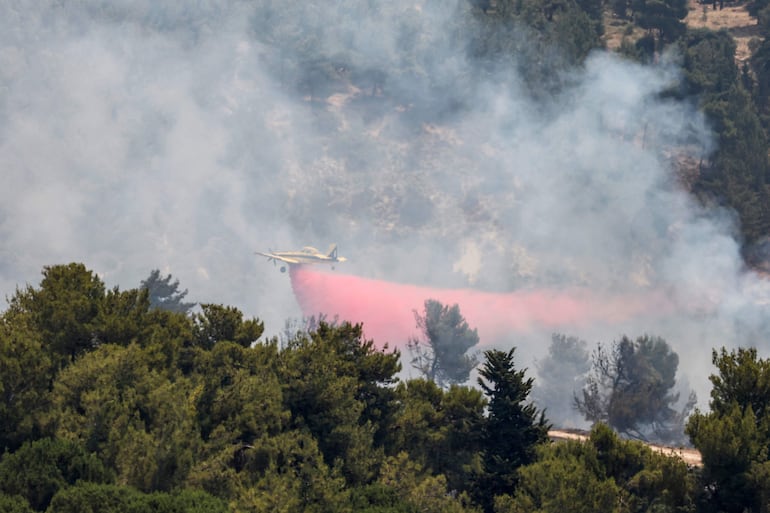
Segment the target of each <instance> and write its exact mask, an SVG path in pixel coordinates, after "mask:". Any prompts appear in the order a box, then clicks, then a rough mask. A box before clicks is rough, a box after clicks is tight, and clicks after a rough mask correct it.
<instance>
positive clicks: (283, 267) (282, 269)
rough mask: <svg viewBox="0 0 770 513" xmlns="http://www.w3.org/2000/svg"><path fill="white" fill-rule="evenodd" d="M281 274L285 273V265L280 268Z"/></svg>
mask: <svg viewBox="0 0 770 513" xmlns="http://www.w3.org/2000/svg"><path fill="white" fill-rule="evenodd" d="M281 272H282V273H285V272H286V266H285V265H282V266H281Z"/></svg>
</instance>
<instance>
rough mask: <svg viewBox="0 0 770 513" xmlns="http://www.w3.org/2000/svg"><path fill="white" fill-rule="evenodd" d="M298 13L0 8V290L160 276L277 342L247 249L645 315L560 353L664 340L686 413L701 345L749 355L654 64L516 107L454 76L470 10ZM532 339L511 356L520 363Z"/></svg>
mask: <svg viewBox="0 0 770 513" xmlns="http://www.w3.org/2000/svg"><path fill="white" fill-rule="evenodd" d="M315 5H317V6H318V7H316V6H315ZM315 5H314V4H313V3H312V2H296V3H295V4H292V3H291V2H277V1H275V2H270V1H267V0H265V1H261V2H247V1H236V0H231V1H229V2H228V1H222V2H207V1H196V2H190V1H177V2H172V1H167V2H157V1H151V0H146V1H137V0H132V1H116V0H110V1H99V0H80V1H72V2H58V1H53V0H51V1H45V0H40V1H36V2H27V1H21V0H18V1H13V0H5V1H2V2H0V169H1V170H2V177H3V186H2V187H1V188H0V241H2V242H0V289H1V290H2V291H3V292H4V293H5V294H6V295H8V294H11V293H13V290H14V288H15V287H16V286H17V285H23V284H25V283H31V284H37V283H38V282H39V279H40V271H41V269H42V267H43V266H44V265H51V264H57V263H67V262H71V261H78V262H83V263H85V264H86V266H87V267H89V268H90V269H92V270H94V271H96V272H98V273H99V275H100V276H102V278H103V279H104V280H105V282H106V283H107V285H108V286H114V285H120V286H121V288H131V287H135V286H137V285H138V284H139V282H140V280H142V279H144V278H146V277H147V276H148V275H149V273H150V271H151V270H152V269H154V268H159V269H160V270H161V271H163V272H164V273H166V272H168V273H172V274H173V275H174V276H175V277H176V278H178V279H179V280H180V281H181V284H182V286H183V287H184V288H189V290H190V295H189V297H188V299H190V300H194V301H204V302H206V301H213V302H221V303H225V304H232V305H236V306H238V307H239V308H241V309H242V310H244V312H245V313H246V314H247V315H250V316H257V317H260V318H263V319H265V320H266V321H267V323H268V332H271V333H275V332H278V331H279V330H280V329H281V327H282V323H283V320H284V319H285V318H287V317H292V316H297V315H299V314H300V313H299V309H298V306H297V304H296V301H295V300H294V297H293V295H292V292H291V287H290V284H289V281H288V278H287V277H286V276H285V275H282V274H280V273H279V272H278V271H277V270H276V269H275V268H274V267H273V266H272V265H269V264H267V263H266V262H264V260H263V259H260V258H259V257H256V256H255V255H253V251H255V250H267V249H275V250H278V249H293V248H298V247H301V246H304V245H308V244H312V245H316V246H319V247H322V248H325V247H326V246H327V245H328V243H330V242H335V241H336V242H338V243H340V254H341V255H345V256H347V257H348V258H349V259H350V263H349V264H348V265H346V267H345V269H344V270H340V272H349V273H352V274H358V275H360V276H365V277H368V278H376V279H384V280H392V281H398V282H404V283H414V284H419V285H430V286H434V287H441V286H447V287H449V286H451V287H475V288H479V289H485V290H495V291H498V292H499V291H508V290H514V289H521V288H525V289H527V288H529V289H532V288H538V287H549V288H556V289H558V288H566V287H586V288H590V289H591V290H594V291H596V293H597V294H598V295H600V296H602V297H606V298H607V301H618V300H619V299H618V298H622V297H633V296H635V295H637V294H642V295H644V294H650V293H661V294H663V295H665V297H667V298H668V299H670V300H671V301H672V302H673V305H674V306H666V308H665V309H663V308H662V307H661V309H662V310H664V311H662V312H657V313H656V315H651V316H644V317H641V318H634V319H629V320H625V321H623V322H614V321H613V322H606V323H601V324H595V325H591V326H585V325H581V326H579V327H578V326H576V327H571V326H565V327H564V330H563V331H564V332H566V333H568V334H574V335H578V336H581V337H583V338H586V339H587V340H589V342H592V343H593V342H595V341H597V340H604V341H610V340H612V339H613V338H619V336H620V335H621V334H623V333H627V334H629V335H630V336H636V335H639V334H641V333H644V332H648V333H653V334H656V335H661V336H664V337H666V338H667V339H668V340H669V342H670V343H671V344H672V345H673V346H674V347H675V348H676V349H677V350H678V351H679V352H680V355H681V356H682V363H683V366H684V367H685V370H686V372H687V374H688V379H689V381H690V382H691V383H692V384H693V386H694V387H695V388H696V390H697V391H698V392H699V395H700V396H701V400H702V401H705V400H706V398H707V390H708V383H707V381H706V376H707V375H708V373H709V372H711V367H710V350H711V347H713V346H721V345H728V346H734V345H738V344H741V345H747V344H763V343H765V342H764V341H765V340H767V335H768V331H770V330H769V329H768V322H767V320H766V317H767V315H766V311H767V306H766V304H765V303H762V301H767V298H768V297H769V294H768V287H767V285H766V283H765V282H764V281H761V280H758V279H757V277H756V276H754V275H753V274H751V273H746V272H745V271H744V270H743V267H742V264H741V261H740V258H739V255H738V246H737V244H736V242H735V240H734V239H733V233H734V232H735V226H734V224H733V222H734V216H732V215H731V214H730V213H729V212H724V211H721V212H713V211H710V212H705V211H703V210H702V209H700V208H699V207H698V206H697V205H696V204H695V203H694V202H693V200H692V199H691V198H690V197H689V196H688V195H687V194H685V193H683V192H681V191H680V190H679V188H678V186H677V182H676V179H675V177H674V175H673V173H672V166H671V163H672V160H671V159H672V156H676V155H680V154H686V155H689V156H691V157H694V158H700V157H702V156H705V155H707V154H708V152H709V151H711V150H712V143H713V137H712V134H711V133H710V130H709V128H708V126H707V125H706V123H705V122H704V119H703V117H702V116H701V115H700V114H699V113H697V112H696V110H695V109H694V107H693V105H692V104H691V103H689V102H675V101H673V100H661V99H660V98H659V97H658V95H657V93H659V92H660V91H661V90H664V89H665V88H666V87H669V86H670V85H671V84H672V83H674V82H675V80H676V79H677V76H676V72H675V67H673V66H668V65H667V64H665V61H666V58H664V59H662V61H664V62H662V63H660V64H658V65H656V66H654V67H643V66H639V65H636V64H631V63H628V62H623V61H621V60H619V59H617V58H615V57H613V56H611V55H609V54H606V53H602V52H598V53H596V54H594V55H592V56H591V57H589V59H588V61H587V62H586V64H585V67H584V68H583V69H581V70H579V71H575V72H574V74H573V76H571V77H569V81H570V82H571V83H572V84H573V85H572V86H570V87H566V88H565V89H564V90H563V91H562V92H561V94H560V95H559V96H558V97H556V98H553V99H552V100H550V101H547V102H540V103H535V102H533V101H532V100H531V99H530V98H529V96H528V95H527V93H526V92H525V91H524V90H523V88H522V86H521V85H520V83H521V81H520V79H519V77H517V76H516V75H515V73H514V72H513V71H511V70H510V69H508V68H506V66H504V65H503V64H501V65H500V66H499V67H498V68H497V69H495V70H494V71H490V68H486V69H485V71H484V72H483V73H482V72H481V71H480V68H479V66H478V65H477V63H473V62H469V61H468V59H467V58H466V57H465V54H464V51H463V49H464V47H465V41H464V40H463V39H462V37H459V39H458V34H463V33H464V32H462V31H459V32H453V31H452V30H448V29H447V27H455V25H453V23H456V20H458V19H461V18H462V16H463V15H465V14H467V13H466V11H467V6H466V5H465V4H464V3H460V4H459V5H458V6H455V5H453V3H452V2H438V1H432V0H418V1H416V2H415V1H412V2H403V1H394V2H389V3H388V5H387V6H379V7H377V6H374V5H372V3H370V2H366V1H363V0H361V1H350V0H348V1H344V2H335V3H334V5H333V6H331V5H325V4H324V3H317V4H315ZM468 30H469V31H470V32H472V27H471V28H470V29H468ZM672 58H673V57H672ZM330 63H331V64H330ZM318 76H324V77H330V76H331V77H333V79H332V80H329V81H326V82H325V85H324V83H322V81H319V80H317V78H318ZM318 84H321V85H318ZM550 329H551V328H548V330H550ZM548 330H545V329H544V330H543V332H542V333H538V332H530V333H526V334H516V333H513V334H512V335H511V339H510V340H511V341H513V343H517V344H521V345H522V346H525V347H524V348H523V349H522V351H521V354H522V355H523V357H525V358H529V359H531V357H532V356H537V355H539V354H542V353H543V351H544V350H545V347H546V346H547V344H548V343H549V341H550V332H549V331H548ZM509 342H510V341H509ZM506 343H508V342H506ZM762 349H764V350H766V349H767V347H766V346H764V347H762ZM763 354H765V353H764V352H763ZM530 361H531V360H530Z"/></svg>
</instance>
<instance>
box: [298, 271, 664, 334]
mask: <svg viewBox="0 0 770 513" xmlns="http://www.w3.org/2000/svg"><path fill="white" fill-rule="evenodd" d="M290 276H291V284H292V288H293V290H294V295H295V296H296V298H297V301H298V302H299V305H300V307H301V308H302V312H303V314H304V315H305V316H311V315H318V314H319V313H324V314H326V315H328V316H330V317H334V316H339V319H340V320H341V321H350V322H353V323H358V322H361V323H363V325H364V333H365V335H366V337H367V338H369V339H373V340H374V341H375V343H376V344H377V345H378V346H379V347H382V346H383V345H384V344H385V343H388V345H389V346H390V347H403V346H404V345H405V344H406V342H407V341H408V340H409V338H410V337H415V336H418V335H419V332H418V329H417V327H416V323H415V318H414V311H415V310H416V311H417V312H419V313H420V314H422V312H423V305H424V303H425V300H426V299H435V300H437V301H440V302H441V303H442V304H444V305H448V306H452V305H454V304H458V305H460V313H461V314H462V315H463V316H464V317H465V320H466V321H467V322H468V324H469V325H470V326H471V328H476V329H477V330H478V333H479V338H480V341H481V344H482V345H483V344H490V343H493V342H494V341H496V340H499V339H501V338H503V337H505V336H508V335H511V334H516V333H525V332H528V331H531V330H533V329H536V328H549V329H554V330H558V329H559V328H564V327H568V326H579V325H581V324H585V323H590V322H592V321H599V320H601V321H613V322H614V321H620V320H623V319H624V318H627V317H629V316H631V315H633V314H635V313H638V312H640V311H642V310H646V309H647V306H648V305H649V304H650V302H649V301H627V300H625V301H610V302H601V303H600V302H598V301H596V300H594V299H592V298H591V297H589V295H588V293H587V292H585V291H583V292H581V291H556V290H545V289H543V290H526V291H517V292H510V293H492V292H481V291H477V290H472V289H442V288H431V287H419V286H416V285H407V284H400V283H392V282H388V281H384V280H374V279H368V278H361V277H358V276H352V275H347V274H339V273H336V272H325V271H321V270H319V269H318V268H311V267H307V266H291V269H290Z"/></svg>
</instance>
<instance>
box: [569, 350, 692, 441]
mask: <svg viewBox="0 0 770 513" xmlns="http://www.w3.org/2000/svg"><path fill="white" fill-rule="evenodd" d="M591 360H592V361H591V372H590V374H589V375H588V378H587V380H586V385H585V387H584V388H583V389H582V390H581V391H579V392H578V393H576V394H575V406H576V407H577V409H578V411H580V413H581V414H583V415H584V416H585V418H586V420H588V421H591V422H593V423H597V422H604V423H606V424H608V425H609V426H610V427H612V428H613V429H615V430H616V431H618V432H619V433H621V434H624V435H626V436H630V437H633V438H638V439H641V440H655V441H657V442H663V443H669V444H677V443H680V442H681V440H682V439H683V436H684V422H685V420H686V418H687V416H688V415H689V413H690V411H691V410H692V408H693V407H694V406H695V401H696V399H695V394H694V393H692V392H691V393H690V396H689V397H688V400H687V402H686V404H685V405H684V406H683V407H682V408H681V409H680V410H677V408H676V407H677V403H678V401H679V394H678V393H677V392H675V386H676V371H677V368H678V366H679V357H678V356H677V354H676V353H675V352H674V351H673V350H672V349H671V347H670V346H669V345H668V343H667V342H666V341H665V340H663V339H662V338H660V337H652V336H649V335H643V336H640V337H638V338H637V339H636V340H631V339H630V338H628V337H626V336H624V337H622V338H621V339H620V340H619V341H617V342H613V343H612V345H611V346H610V347H609V348H606V347H605V346H603V345H602V344H599V345H598V347H597V349H596V350H595V351H594V352H593V355H592V358H591Z"/></svg>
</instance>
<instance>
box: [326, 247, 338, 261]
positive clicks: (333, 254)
mask: <svg viewBox="0 0 770 513" xmlns="http://www.w3.org/2000/svg"><path fill="white" fill-rule="evenodd" d="M326 256H328V257H329V258H335V259H336V258H337V245H336V244H332V245H331V246H329V250H328V251H327V252H326Z"/></svg>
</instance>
